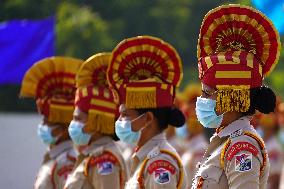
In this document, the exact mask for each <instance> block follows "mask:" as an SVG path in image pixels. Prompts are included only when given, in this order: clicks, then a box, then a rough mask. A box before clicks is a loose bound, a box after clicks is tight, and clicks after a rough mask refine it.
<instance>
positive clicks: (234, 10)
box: [199, 7, 278, 73]
mask: <svg viewBox="0 0 284 189" xmlns="http://www.w3.org/2000/svg"><path fill="white" fill-rule="evenodd" d="M230 14H237V15H247V16H248V17H250V18H253V19H255V20H256V21H257V22H258V23H259V24H261V25H262V26H263V27H264V28H265V30H266V32H267V34H268V38H269V41H270V43H271V45H270V47H269V56H268V59H267V60H266V61H265V62H264V66H263V73H267V72H268V71H269V70H270V68H271V66H272V65H273V64H274V62H275V60H276V57H277V56H276V55H277V53H278V42H277V36H276V32H275V31H274V30H273V27H272V26H271V23H270V22H269V21H268V20H267V19H266V18H264V17H263V16H262V15H261V14H260V13H258V12H256V11H252V10H250V9H249V8H247V7H223V8H221V9H218V10H217V11H215V12H212V13H210V15H208V16H207V17H206V20H205V21H204V22H203V25H202V27H201V30H200V36H201V37H200V39H201V40H199V46H200V50H201V51H200V57H205V56H208V54H207V53H206V52H205V50H204V41H203V40H202V36H204V35H205V33H206V32H207V31H208V30H209V27H210V25H211V24H212V23H213V22H214V21H215V20H216V19H220V18H221V17H222V16H224V15H230ZM230 24H232V25H230ZM233 26H234V27H239V28H243V29H245V30H247V31H248V32H249V33H250V34H252V38H253V39H254V40H255V43H257V47H256V48H257V49H256V52H257V53H256V55H257V56H259V57H260V56H262V52H263V48H264V44H263V43H262V36H261V34H260V33H259V32H258V31H257V29H256V28H253V27H252V26H250V25H249V24H246V23H243V22H239V21H233V22H231V23H230V22H226V23H225V24H221V25H219V26H218V27H217V28H216V30H214V31H213V34H212V36H211V37H210V39H209V40H210V45H211V48H213V50H214V49H216V36H217V35H218V34H219V33H220V32H221V30H223V31H224V30H227V29H228V28H231V27H233ZM239 37H240V36H237V35H233V36H229V37H227V38H226V39H228V40H236V41H240V40H241V41H242V43H244V44H246V42H244V41H245V39H242V38H241V39H240V38H239ZM225 41H226V40H225Z"/></svg>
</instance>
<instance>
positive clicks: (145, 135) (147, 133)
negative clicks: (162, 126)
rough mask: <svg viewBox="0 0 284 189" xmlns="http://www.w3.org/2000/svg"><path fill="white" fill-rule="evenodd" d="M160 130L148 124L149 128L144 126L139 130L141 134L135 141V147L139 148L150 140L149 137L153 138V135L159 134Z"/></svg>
mask: <svg viewBox="0 0 284 189" xmlns="http://www.w3.org/2000/svg"><path fill="white" fill-rule="evenodd" d="M160 133H161V131H160V130H159V129H158V128H156V127H153V126H150V128H144V129H143V130H142V131H141V136H140V139H139V141H138V143H137V147H138V148H141V147H142V146H143V145H145V144H146V143H147V142H148V141H149V140H151V138H153V137H154V136H156V135H158V134H160Z"/></svg>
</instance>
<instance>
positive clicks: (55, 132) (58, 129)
mask: <svg viewBox="0 0 284 189" xmlns="http://www.w3.org/2000/svg"><path fill="white" fill-rule="evenodd" d="M43 124H45V125H47V126H48V127H50V128H51V129H52V131H51V134H52V136H53V137H60V136H61V135H63V134H65V133H67V132H68V127H66V125H63V124H56V123H50V122H49V121H48V118H47V117H46V116H45V117H44V118H43Z"/></svg>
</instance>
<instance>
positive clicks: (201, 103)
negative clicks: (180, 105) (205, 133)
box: [195, 97, 223, 128]
mask: <svg viewBox="0 0 284 189" xmlns="http://www.w3.org/2000/svg"><path fill="white" fill-rule="evenodd" d="M215 107H216V100H212V99H207V98H201V97H197V101H196V108H195V111H196V116H197V119H198V121H199V122H200V123H201V124H202V125H203V126H204V127H206V128H218V127H220V125H221V123H222V120H223V114H222V115H219V116H218V115H217V114H216V112H215Z"/></svg>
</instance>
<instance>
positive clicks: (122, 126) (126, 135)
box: [115, 114, 144, 144]
mask: <svg viewBox="0 0 284 189" xmlns="http://www.w3.org/2000/svg"><path fill="white" fill-rule="evenodd" d="M143 115H144V114H142V115H140V116H138V117H137V118H135V119H134V120H132V121H130V120H124V121H120V120H117V121H116V122H115V133H116V135H117V136H118V138H119V139H120V140H121V141H123V142H125V143H128V144H137V142H138V141H139V139H140V137H141V130H142V129H143V128H141V129H140V130H139V131H137V132H135V131H132V128H131V122H133V121H135V120H137V119H139V118H140V117H142V116H143Z"/></svg>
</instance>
